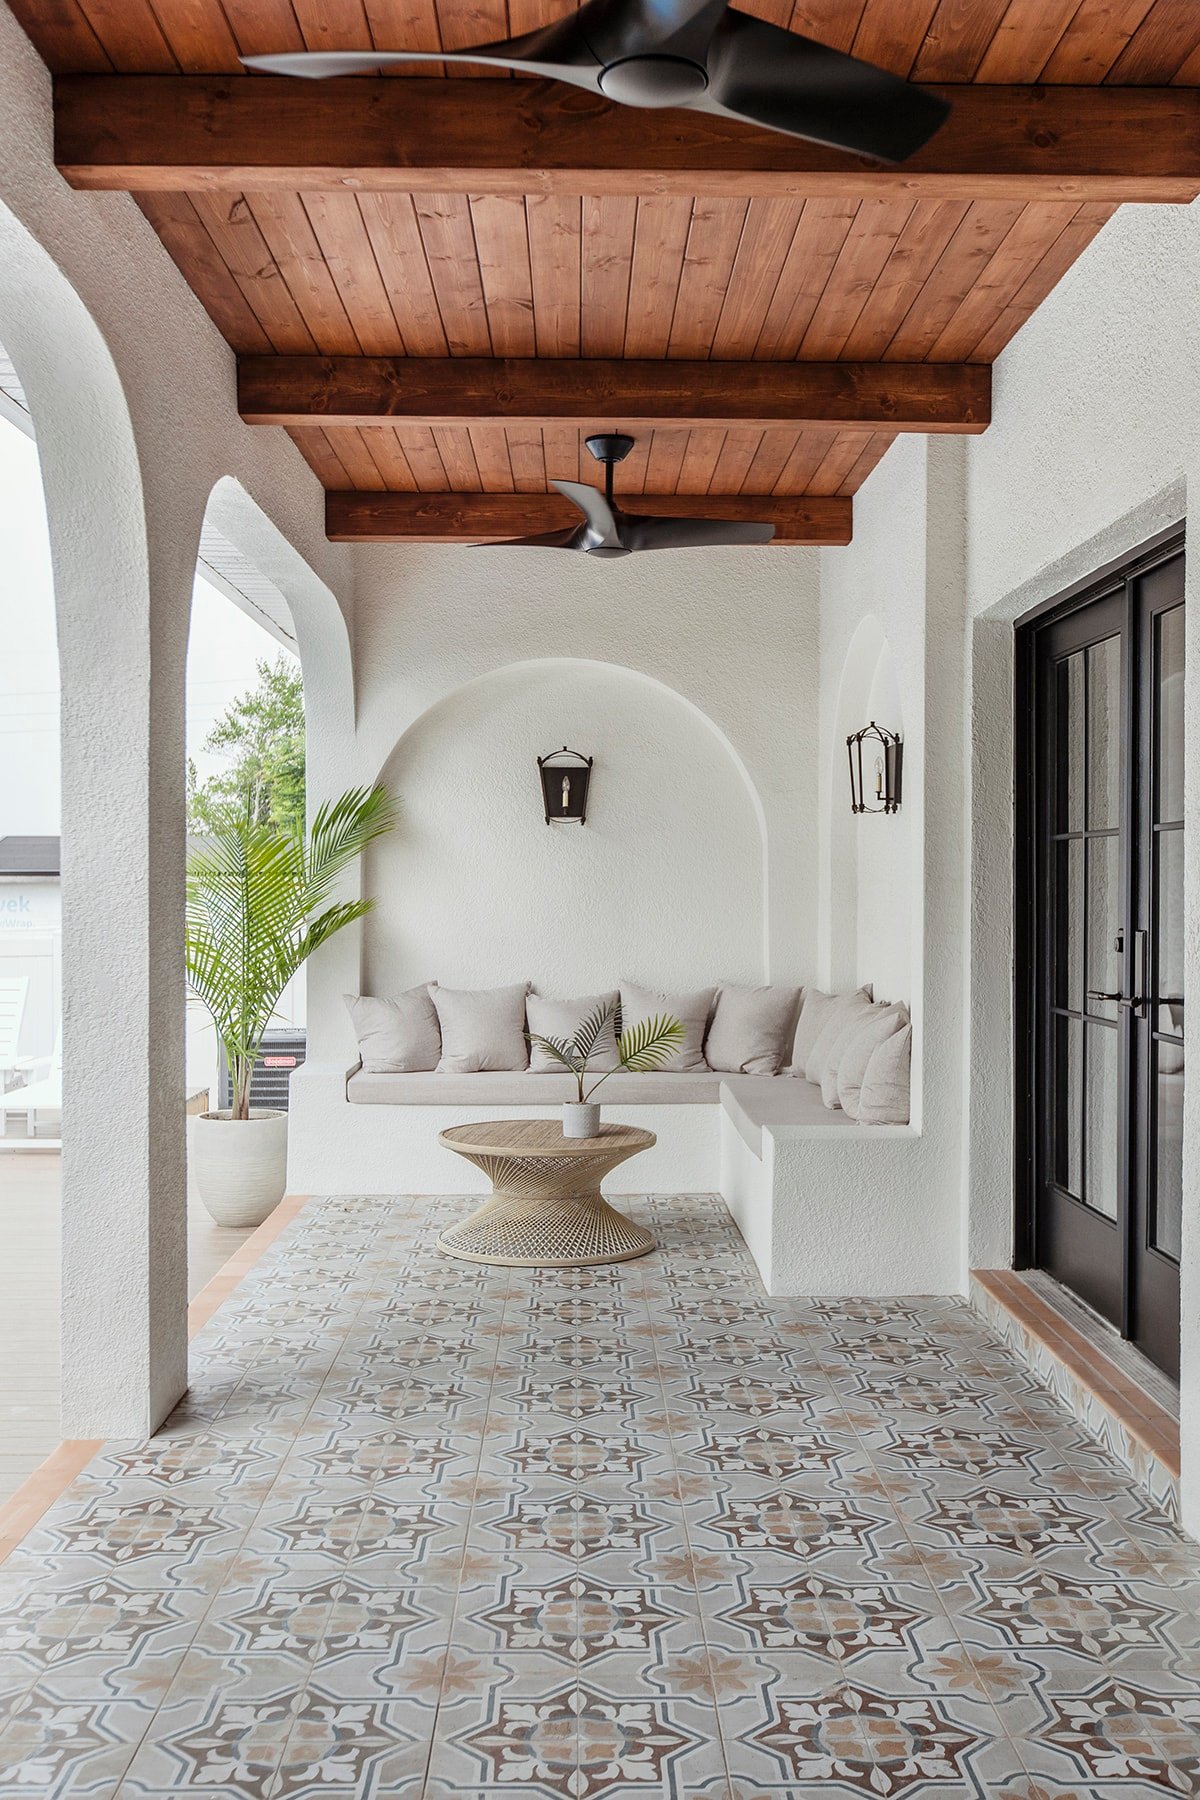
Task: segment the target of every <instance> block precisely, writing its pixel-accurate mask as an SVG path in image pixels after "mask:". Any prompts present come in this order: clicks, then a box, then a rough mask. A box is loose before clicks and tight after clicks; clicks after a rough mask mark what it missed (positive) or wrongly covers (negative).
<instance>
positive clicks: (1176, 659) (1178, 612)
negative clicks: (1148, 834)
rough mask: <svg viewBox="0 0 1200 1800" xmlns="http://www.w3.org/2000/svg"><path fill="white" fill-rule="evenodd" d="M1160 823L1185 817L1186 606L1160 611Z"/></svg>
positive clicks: (1157, 814) (1156, 814) (1158, 736)
mask: <svg viewBox="0 0 1200 1800" xmlns="http://www.w3.org/2000/svg"><path fill="white" fill-rule="evenodd" d="M1157 660H1158V729H1157V733H1156V735H1157V739H1158V796H1157V805H1156V809H1155V818H1156V820H1157V822H1158V823H1159V824H1162V823H1164V822H1165V821H1167V820H1177V819H1182V818H1183V608H1182V606H1176V607H1173V608H1172V609H1171V611H1170V612H1164V613H1159V615H1158V659H1157Z"/></svg>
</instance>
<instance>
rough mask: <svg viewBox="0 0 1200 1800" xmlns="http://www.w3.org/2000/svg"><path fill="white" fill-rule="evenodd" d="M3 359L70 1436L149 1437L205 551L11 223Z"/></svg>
mask: <svg viewBox="0 0 1200 1800" xmlns="http://www.w3.org/2000/svg"><path fill="white" fill-rule="evenodd" d="M0 341H3V343H4V345H5V347H6V349H7V351H8V353H9V355H10V356H11V357H12V360H13V364H14V367H15V368H16V370H17V373H18V376H19V378H20V380H21V383H22V386H23V387H24V390H25V393H26V395H27V397H28V400H29V404H30V409H31V413H32V416H33V420H34V425H35V429H36V432H37V441H38V450H39V456H40V460H41V468H42V480H43V486H44V491H45V499H46V513H47V522H48V527H49V536H50V548H51V559H52V567H53V574H54V591H55V609H56V620H57V634H58V647H59V662H60V670H61V686H62V701H61V739H62V835H63V875H62V885H63V995H64V1005H63V1065H64V1069H63V1072H64V1117H63V1248H62V1316H63V1327H62V1392H63V1404H62V1428H63V1432H64V1435H66V1436H72V1437H76V1436H125V1437H128V1436H138V1435H144V1434H145V1433H147V1432H148V1431H149V1430H151V1429H152V1428H153V1427H154V1425H155V1424H157V1422H158V1421H159V1420H160V1419H161V1418H162V1417H163V1416H164V1415H165V1413H166V1412H167V1411H169V1409H170V1407H171V1406H172V1405H173V1404H174V1402H175V1401H176V1400H177V1399H178V1397H179V1395H180V1393H182V1391H183V1389H184V1387H185V1386H186V1381H187V1345H186V1308H187V1238H186V1211H185V1181H184V1135H183V1115H182V1105H181V1099H182V1068H183V1061H182V1058H183V958H182V942H181V934H180V932H179V930H178V925H177V921H178V918H179V916H180V914H181V912H182V882H183V782H182V750H183V677H184V662H185V655H186V643H187V627H188V608H189V600H190V589H191V582H190V573H189V574H185V571H187V569H188V560H187V559H188V555H189V548H190V555H191V559H192V565H193V566H194V560H195V544H194V542H193V543H192V544H191V545H190V547H189V546H187V545H182V544H179V543H178V542H173V543H170V544H167V545H162V546H160V547H159V548H158V549H156V548H155V546H154V545H153V544H152V542H151V538H150V534H149V533H148V531H147V522H146V521H147V507H146V498H145V492H144V485H143V480H142V469H141V466H140V461H139V454H138V446H137V442H136V439H135V433H134V429H133V425H132V422H131V419H130V413H129V408H128V406H127V404H126V399H125V394H124V390H123V387H122V383H121V380H120V377H119V375H118V373H117V369H116V367H115V364H114V362H113V358H112V356H111V355H110V353H109V350H108V347H107V345H106V343H105V341H104V338H103V336H102V334H101V332H100V330H99V329H98V327H97V325H96V323H95V321H94V320H93V318H92V317H91V315H90V313H89V312H88V310H87V308H86V307H85V306H84V305H83V303H82V301H81V300H80V299H79V297H78V295H77V294H76V293H75V291H74V289H73V288H72V287H71V285H70V283H69V282H68V281H67V280H66V278H65V277H64V275H63V274H62V272H61V271H60V269H59V268H58V267H57V265H56V263H55V262H54V261H53V259H52V258H51V257H50V256H49V255H48V254H47V252H46V251H45V250H44V248H43V247H42V246H41V245H40V244H39V243H38V242H37V241H36V239H35V238H34V237H33V236H32V235H31V234H30V232H29V231H28V230H27V229H26V228H25V226H24V225H23V224H22V223H21V222H20V221H19V220H18V219H17V218H16V216H15V215H14V214H13V213H12V212H11V211H10V210H9V209H8V208H7V207H5V206H4V205H3V204H0ZM198 524H199V522H198V521H197V529H198Z"/></svg>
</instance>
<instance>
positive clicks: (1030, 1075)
mask: <svg viewBox="0 0 1200 1800" xmlns="http://www.w3.org/2000/svg"><path fill="white" fill-rule="evenodd" d="M1183 597H1184V588H1183V549H1182V543H1181V542H1180V541H1179V540H1178V539H1175V540H1173V541H1171V542H1168V543H1167V544H1165V545H1163V544H1160V545H1158V546H1157V547H1156V548H1154V549H1153V550H1150V551H1147V552H1145V553H1143V555H1142V556H1141V557H1139V558H1138V559H1136V560H1134V561H1133V562H1131V563H1130V564H1128V565H1127V566H1126V567H1125V568H1123V569H1118V570H1116V571H1111V572H1109V573H1108V574H1107V575H1106V576H1105V577H1104V578H1103V579H1100V580H1098V581H1097V582H1096V583H1095V584H1094V585H1093V586H1092V588H1091V589H1090V590H1089V591H1086V592H1085V593H1083V594H1077V595H1074V596H1073V597H1072V598H1070V599H1069V600H1064V602H1062V603H1061V604H1059V605H1057V606H1056V607H1054V608H1053V609H1051V610H1050V611H1048V612H1047V613H1044V614H1043V615H1042V616H1041V617H1039V618H1038V619H1037V620H1035V621H1033V622H1032V623H1031V624H1029V625H1028V626H1025V627H1023V628H1021V630H1020V631H1019V633H1018V715H1017V730H1018V736H1017V744H1018V801H1019V807H1020V811H1021V813H1022V814H1023V815H1024V816H1023V817H1020V818H1019V819H1018V827H1019V829H1018V845H1019V858H1018V938H1019V943H1018V1063H1019V1080H1018V1102H1019V1117H1018V1184H1019V1193H1018V1207H1019V1212H1018V1219H1019V1223H1020V1224H1021V1225H1022V1227H1023V1230H1022V1232H1021V1234H1020V1239H1019V1244H1018V1250H1019V1256H1018V1260H1019V1261H1023V1262H1025V1263H1033V1264H1034V1265H1036V1266H1037V1267H1039V1268H1043V1269H1045V1270H1047V1271H1048V1272H1049V1273H1050V1274H1051V1275H1053V1276H1054V1277H1055V1278H1056V1279H1057V1280H1059V1281H1061V1282H1063V1283H1064V1285H1065V1286H1067V1287H1069V1288H1070V1289H1072V1290H1073V1291H1074V1292H1075V1293H1076V1294H1078V1295H1079V1297H1080V1298H1081V1299H1083V1300H1085V1301H1086V1302H1087V1303H1088V1305H1090V1306H1092V1307H1094V1308H1095V1310H1096V1311H1097V1312H1099V1313H1101V1314H1102V1315H1103V1316H1104V1317H1105V1318H1106V1319H1108V1320H1110V1321H1111V1322H1112V1324H1114V1325H1115V1326H1116V1327H1117V1329H1118V1330H1119V1331H1120V1332H1121V1333H1122V1334H1123V1335H1124V1336H1125V1337H1128V1338H1130V1339H1132V1340H1133V1342H1135V1343H1136V1344H1137V1345H1138V1346H1139V1348H1140V1349H1142V1350H1143V1351H1144V1352H1145V1353H1146V1355H1147V1356H1149V1357H1150V1358H1151V1359H1152V1360H1153V1361H1154V1362H1155V1363H1157V1364H1158V1365H1159V1367H1160V1368H1163V1369H1165V1370H1166V1371H1167V1372H1168V1373H1169V1374H1171V1375H1175V1376H1177V1375H1178V1369H1179V1253H1180V1229H1181V1221H1182V1213H1183V1180H1182V1173H1183V1160H1182V1150H1183V1143H1182V1123H1183V1081H1184V1056H1183V1045H1184V1036H1183V1017H1184V1011H1183V1005H1184V1003H1183V966H1182V964H1183V681H1184V608H1183Z"/></svg>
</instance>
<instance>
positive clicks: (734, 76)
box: [693, 7, 950, 163]
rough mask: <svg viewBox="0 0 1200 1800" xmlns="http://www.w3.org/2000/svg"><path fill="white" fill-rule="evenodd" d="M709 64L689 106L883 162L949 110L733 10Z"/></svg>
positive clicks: (912, 144)
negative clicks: (703, 84) (700, 88)
mask: <svg viewBox="0 0 1200 1800" xmlns="http://www.w3.org/2000/svg"><path fill="white" fill-rule="evenodd" d="M707 66H708V90H707V92H706V93H705V94H704V95H702V96H701V97H700V98H699V99H698V100H696V101H694V102H693V104H694V106H695V108H696V110H697V111H699V112H712V113H719V114H722V115H723V116H724V117H726V118H731V119H742V120H745V121H746V122H747V123H749V124H751V125H765V126H767V127H768V128H769V129H770V130H772V131H782V132H784V133H786V134H787V135H788V136H789V137H799V138H807V139H808V140H809V141H810V142H812V143H816V144H827V145H829V146H830V147H831V148H832V149H835V150H849V151H852V152H853V153H855V154H856V155H859V156H872V157H875V158H877V159H878V160H879V161H881V162H890V163H899V162H903V161H904V159H905V157H908V156H911V155H912V154H913V152H914V150H919V149H920V148H921V145H922V144H924V143H926V142H927V141H928V139H929V138H931V137H932V136H933V134H934V132H935V131H936V130H937V129H938V127H939V126H940V125H941V124H943V123H944V122H945V120H946V118H947V117H948V116H949V112H950V108H949V106H948V105H947V103H946V102H945V101H944V100H940V99H939V98H938V97H937V95H936V94H930V93H927V92H926V91H925V89H924V88H919V87H914V86H913V85H912V83H911V82H908V81H902V80H901V79H900V77H899V76H898V75H889V74H888V73H887V71H886V70H884V69H877V68H875V67H874V66H873V65H872V64H871V63H865V62H862V61H860V59H859V58H858V57H856V56H845V55H843V53H842V52H841V51H840V50H830V49H829V48H828V47H827V46H826V45H824V44H818V43H814V42H813V40H812V39H811V38H806V37H801V36H800V35H799V34H798V33H796V32H794V31H784V30H782V29H781V28H780V27H779V26H778V25H768V24H766V23H765V22H764V21H763V20H762V19H753V18H751V17H750V15H749V14H748V13H743V12H738V11H736V10H735V9H734V8H733V7H728V8H727V9H726V12H725V15H724V17H723V18H722V19H721V20H720V21H719V23H718V25H717V28H716V30H715V31H714V32H713V35H712V40H711V42H710V44H709V47H708V57H707Z"/></svg>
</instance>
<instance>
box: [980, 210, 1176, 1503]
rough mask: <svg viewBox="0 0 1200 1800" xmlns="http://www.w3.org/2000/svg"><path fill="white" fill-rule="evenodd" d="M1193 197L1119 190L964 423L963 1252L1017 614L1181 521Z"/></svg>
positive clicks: (990, 1146) (1000, 900)
mask: <svg viewBox="0 0 1200 1800" xmlns="http://www.w3.org/2000/svg"><path fill="white" fill-rule="evenodd" d="M1198 291H1200V208H1198V207H1197V206H1196V205H1192V206H1190V207H1125V208H1123V209H1122V211H1121V212H1120V213H1118V214H1117V216H1116V217H1115V218H1114V219H1113V220H1112V221H1111V222H1110V223H1109V224H1108V225H1107V226H1106V227H1105V229H1104V230H1103V231H1102V232H1101V233H1100V235H1099V236H1098V237H1097V238H1096V239H1095V240H1094V241H1093V242H1092V244H1091V245H1090V246H1089V248H1088V250H1087V251H1086V252H1085V254H1084V255H1083V256H1082V257H1081V258H1080V260H1079V261H1078V262H1077V263H1076V264H1075V266H1074V268H1073V269H1072V270H1071V271H1070V273H1069V274H1068V275H1067V276H1066V278H1065V279H1064V280H1063V281H1062V282H1061V283H1060V284H1059V286H1058V287H1057V288H1056V289H1055V291H1054V293H1053V294H1051V296H1050V297H1049V299H1048V300H1047V301H1045V302H1044V303H1043V305H1042V306H1041V307H1040V308H1039V310H1038V311H1037V313H1035V314H1034V316H1033V318H1032V319H1031V320H1030V321H1029V322H1028V324H1026V325H1025V326H1024V328H1023V329H1022V330H1021V331H1020V332H1019V333H1018V335H1017V337H1016V338H1015V339H1014V340H1013V342H1012V344H1011V345H1010V346H1009V347H1008V349H1007V350H1006V351H1005V352H1004V354H1003V356H1002V357H1001V358H1000V360H999V362H998V363H997V364H996V368H995V389H994V409H993V423H992V425H991V427H990V428H989V430H988V431H987V432H986V433H985V434H984V435H983V436H982V437H979V438H975V439H971V440H969V442H968V444H967V448H966V464H967V521H968V529H967V563H966V578H967V597H968V610H969V614H970V618H971V627H970V645H969V681H970V689H971V721H970V730H971V740H972V759H971V793H970V806H971V834H970V893H971V902H972V904H971V910H970V913H969V916H968V923H969V938H968V956H969V964H970V984H971V985H970V1006H969V1011H968V1016H967V1028H968V1031H969V1035H970V1056H969V1088H968V1094H967V1104H968V1108H969V1119H970V1136H969V1149H968V1157H967V1162H966V1170H965V1173H966V1183H965V1190H966V1192H967V1194H969V1200H970V1208H969V1212H970V1219H969V1256H970V1261H971V1262H972V1263H973V1264H974V1265H975V1266H980V1267H986V1266H994V1265H997V1264H1003V1263H1007V1262H1008V1261H1009V1260H1010V1258H1011V1254H1012V1174H1013V1171H1012V1148H1011V1145H1012V1140H1011V1118H1012V1024H1011V996H1012V935H1011V919H1012V908H1011V894H1012V792H1011V770H1012V724H1011V719H1012V713H1011V682H1012V621H1013V620H1014V619H1017V618H1019V617H1020V616H1021V615H1022V614H1023V613H1025V612H1028V611H1029V610H1031V609H1032V608H1033V607H1036V606H1038V605H1039V604H1041V603H1042V602H1043V601H1045V600H1048V599H1052V598H1053V597H1054V596H1055V595H1056V594H1058V593H1060V592H1061V591H1062V590H1063V589H1064V588H1066V587H1068V586H1070V585H1071V584H1072V583H1073V582H1076V581H1079V580H1082V579H1084V578H1085V577H1087V576H1088V575H1089V574H1091V573H1092V572H1093V571H1094V570H1096V569H1098V568H1101V567H1103V566H1104V565H1105V564H1106V563H1109V562H1112V561H1114V560H1115V559H1117V558H1119V557H1121V556H1123V555H1125V554H1126V553H1128V552H1129V551H1131V550H1133V549H1135V548H1136V547H1137V546H1138V545H1140V544H1141V543H1143V542H1145V540H1146V539H1147V538H1148V537H1151V536H1153V535H1154V534H1155V533H1156V532H1159V531H1162V530H1165V529H1166V528H1168V527H1169V526H1172V525H1175V524H1178V523H1179V522H1180V521H1182V520H1185V519H1186V522H1187V525H1188V529H1189V536H1194V535H1195V526H1196V516H1195V495H1196V493H1197V491H1198V489H1197V476H1198V474H1200V309H1198V308H1197V305H1196V295H1197V292H1198ZM1187 582H1188V602H1189V610H1190V611H1191V614H1192V628H1191V630H1190V631H1189V635H1188V656H1187V672H1186V678H1185V734H1186V741H1187V768H1186V782H1185V815H1186V821H1187V842H1188V850H1187V861H1186V867H1185V873H1184V883H1185V904H1184V914H1185V946H1184V955H1185V985H1186V988H1187V990H1188V991H1189V992H1191V993H1196V992H1197V991H1200V908H1198V906H1197V899H1196V896H1197V894H1198V893H1200V631H1197V629H1196V619H1197V616H1198V609H1197V600H1198V599H1200V574H1198V565H1197V561H1196V558H1195V557H1194V556H1192V557H1189V559H1188V577H1187ZM1198 1171H1200V1088H1198V1087H1197V1084H1196V1083H1195V1082H1194V1081H1193V1082H1191V1083H1190V1085H1189V1088H1188V1090H1187V1095H1186V1098H1185V1105H1184V1197H1185V1198H1184V1228H1183V1258H1182V1289H1183V1299H1182V1323H1183V1343H1182V1356H1183V1368H1182V1380H1181V1386H1180V1428H1181V1438H1182V1457H1183V1473H1182V1482H1181V1499H1182V1506H1183V1515H1184V1521H1185V1523H1187V1524H1188V1525H1189V1527H1190V1529H1192V1530H1193V1531H1194V1530H1196V1529H1197V1528H1200V1218H1198V1217H1197V1194H1198V1192H1200V1188H1198V1182H1200V1174H1198Z"/></svg>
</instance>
